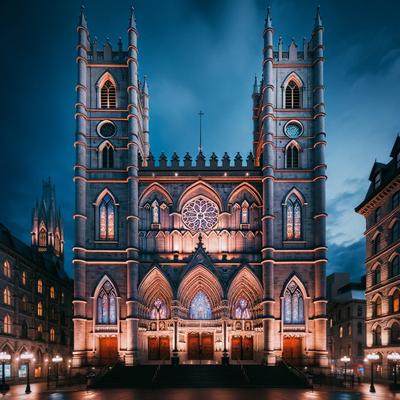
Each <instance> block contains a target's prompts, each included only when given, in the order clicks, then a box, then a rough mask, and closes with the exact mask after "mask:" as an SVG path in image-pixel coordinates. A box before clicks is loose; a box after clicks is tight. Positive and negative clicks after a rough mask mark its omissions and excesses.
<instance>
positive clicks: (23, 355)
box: [20, 351, 33, 361]
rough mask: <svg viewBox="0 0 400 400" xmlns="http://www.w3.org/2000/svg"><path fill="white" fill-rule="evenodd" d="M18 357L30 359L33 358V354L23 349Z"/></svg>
mask: <svg viewBox="0 0 400 400" xmlns="http://www.w3.org/2000/svg"><path fill="white" fill-rule="evenodd" d="M20 359H21V360H26V361H30V360H32V359H33V354H32V353H30V352H29V351H25V352H23V353H22V354H21V355H20Z"/></svg>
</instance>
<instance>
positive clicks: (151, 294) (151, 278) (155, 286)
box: [138, 267, 173, 318]
mask: <svg viewBox="0 0 400 400" xmlns="http://www.w3.org/2000/svg"><path fill="white" fill-rule="evenodd" d="M138 294H139V299H140V301H141V302H142V304H143V306H144V310H145V311H144V313H145V315H146V317H148V318H150V317H151V313H152V310H153V308H154V306H155V305H156V302H157V300H160V301H161V302H163V303H164V304H165V306H166V309H167V311H168V313H167V316H166V318H168V317H169V315H170V309H171V305H172V299H173V292H172V288H171V285H170V283H169V281H168V279H167V278H166V277H165V275H164V274H163V273H162V272H161V271H160V270H159V269H158V268H157V267H153V268H152V269H151V270H150V271H149V272H148V273H147V274H146V275H145V277H144V278H143V279H142V281H141V283H140V285H139V288H138Z"/></svg>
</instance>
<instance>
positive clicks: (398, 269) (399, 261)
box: [390, 256, 400, 278]
mask: <svg viewBox="0 0 400 400" xmlns="http://www.w3.org/2000/svg"><path fill="white" fill-rule="evenodd" d="M399 274H400V257H399V256H395V257H394V258H393V260H392V262H391V263H390V277H391V278H393V277H395V276H397V275H399Z"/></svg>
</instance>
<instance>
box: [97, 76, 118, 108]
mask: <svg viewBox="0 0 400 400" xmlns="http://www.w3.org/2000/svg"><path fill="white" fill-rule="evenodd" d="M100 103H101V108H116V106H117V96H116V90H115V86H114V84H113V83H112V82H111V81H110V80H107V81H105V82H104V84H103V86H102V87H101V89H100Z"/></svg>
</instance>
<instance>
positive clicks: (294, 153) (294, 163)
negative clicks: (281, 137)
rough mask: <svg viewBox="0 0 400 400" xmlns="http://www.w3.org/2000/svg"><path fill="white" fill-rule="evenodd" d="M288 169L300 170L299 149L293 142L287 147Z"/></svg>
mask: <svg viewBox="0 0 400 400" xmlns="http://www.w3.org/2000/svg"><path fill="white" fill-rule="evenodd" d="M286 168H299V149H298V148H297V146H296V145H295V143H293V142H292V143H290V144H289V145H288V146H287V147H286Z"/></svg>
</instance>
